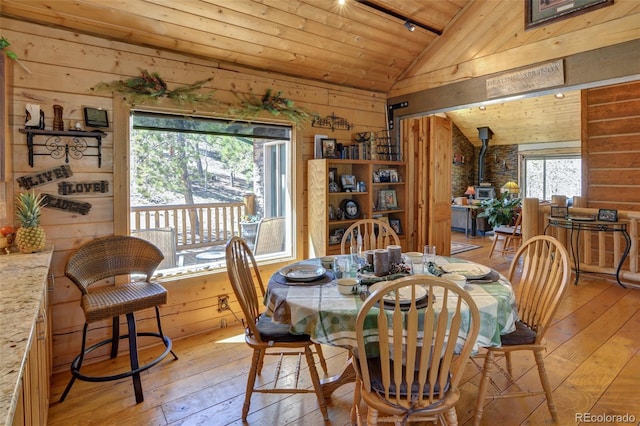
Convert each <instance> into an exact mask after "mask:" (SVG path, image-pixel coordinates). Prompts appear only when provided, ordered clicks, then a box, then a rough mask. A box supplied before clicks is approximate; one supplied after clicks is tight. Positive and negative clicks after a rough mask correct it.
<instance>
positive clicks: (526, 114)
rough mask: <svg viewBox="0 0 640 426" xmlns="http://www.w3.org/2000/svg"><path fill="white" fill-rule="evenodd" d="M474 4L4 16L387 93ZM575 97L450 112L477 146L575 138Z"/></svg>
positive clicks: (68, 5) (193, 0)
mask: <svg viewBox="0 0 640 426" xmlns="http://www.w3.org/2000/svg"><path fill="white" fill-rule="evenodd" d="M472 4H473V0H402V1H398V0H370V1H367V0H345V4H344V5H342V6H340V5H339V4H338V1H337V0H233V1H230V0H181V1H175V0H126V1H114V0H2V2H1V3H0V14H2V15H3V16H7V17H13V18H18V19H23V20H29V21H33V22H38V23H43V24H45V25H53V26H58V27H63V28H67V29H69V30H72V31H76V32H82V33H88V34H92V35H96V36H100V37H104V38H107V39H113V40H118V41H124V42H127V43H133V44H139V45H144V46H150V47H153V48H159V49H165V50H172V51H179V52H181V53H185V54H189V55H193V56H196V57H200V58H207V59H210V60H213V61H215V62H216V64H217V66H221V67H222V66H232V65H233V64H235V65H239V66H243V67H249V68H254V69H260V70H268V71H270V72H274V73H278V74H283V75H290V76H294V77H302V78H305V79H311V80H315V81H322V82H326V83H331V84H338V85H342V86H348V87H353V88H358V89H365V90H372V91H377V92H381V93H385V94H386V93H388V92H389V91H390V90H391V88H392V86H393V85H394V83H396V82H397V81H398V80H401V79H402V78H403V77H404V76H407V75H411V69H412V66H413V65H414V64H417V63H421V62H424V58H425V55H426V54H427V53H428V52H429V50H430V49H433V48H434V46H436V45H437V43H438V41H439V39H440V38H442V37H448V36H451V35H450V34H449V33H448V31H447V30H448V29H450V28H452V27H453V26H454V24H455V23H456V21H459V20H460V19H461V17H462V16H463V15H464V13H465V11H466V10H467V9H468V8H469V6H470V5H472ZM515 5H517V6H518V7H523V6H522V3H521V2H514V9H516V7H515ZM380 8H382V9H388V10H390V11H391V14H388V13H385V12H382V11H380V10H379V9H380ZM394 14H396V15H402V16H406V17H408V18H409V19H410V20H412V21H413V22H415V23H416V24H422V25H424V26H427V27H431V28H433V29H435V30H436V32H438V31H442V35H438V34H437V33H436V32H432V31H428V30H425V29H423V28H422V27H420V26H419V25H416V27H415V30H414V31H409V30H408V29H407V28H406V27H405V25H404V23H405V21H404V20H402V19H400V18H398V17H396V16H393V15H394ZM505 20H508V21H509V22H504V21H503V22H501V23H500V25H499V26H492V28H491V31H492V32H493V33H495V32H496V31H500V28H510V27H513V25H517V26H519V27H521V26H522V25H523V24H522V14H521V13H511V14H510V15H509V16H508V17H505ZM516 20H517V21H518V22H517V24H515V21H516ZM477 21H481V17H478V19H477ZM512 22H513V24H512V25H509V24H510V23H512ZM477 25H480V23H479V22H478V23H477ZM507 31H508V30H507ZM494 35H495V34H494ZM496 38H498V37H484V38H483V40H485V42H484V43H486V44H487V45H486V46H474V49H473V50H475V51H480V50H482V49H496V48H497V47H496V46H493V45H491V43H492V41H491V40H495V39H496ZM436 57H441V55H440V56H438V55H436ZM443 60H444V59H443ZM448 65H450V64H443V67H444V66H448ZM430 66H431V68H438V65H437V64H430ZM570 98H571V101H570V102H569V101H568V100H567V99H565V100H563V103H562V104H561V105H562V106H561V111H562V113H561V114H554V115H553V118H552V119H551V120H550V119H549V118H548V116H547V114H546V112H548V111H551V108H555V106H556V105H557V102H556V100H554V99H553V97H551V99H552V100H548V101H547V99H546V98H545V99H542V98H535V99H537V100H524V101H520V104H519V105H518V106H517V107H514V106H512V104H511V103H510V104H509V106H508V107H507V106H505V105H494V106H491V107H488V109H487V110H486V111H484V112H482V111H479V110H477V109H466V110H461V111H457V112H453V113H450V114H449V115H450V117H452V119H453V121H454V122H455V123H456V125H458V127H459V128H460V129H461V130H462V131H463V133H465V135H466V136H467V137H468V138H469V140H470V141H471V142H472V143H474V144H479V141H478V140H477V131H476V130H475V128H476V127H479V126H489V127H491V128H492V130H493V131H494V132H495V133H496V137H495V138H494V139H495V140H494V141H493V142H492V143H494V144H501V143H508V144H512V143H523V142H544V141H548V140H552V141H556V140H567V138H570V139H573V140H576V139H579V96H578V95H577V94H574V95H572V96H570ZM529 103H533V106H530V105H529ZM516 112H517V113H518V114H516ZM542 117H547V118H546V119H541V118H542ZM525 123H526V124H529V123H530V124H531V126H532V127H531V128H535V129H537V130H536V131H535V132H533V133H532V132H531V131H528V132H527V135H524V134H522V132H521V131H519V129H522V128H523V125H524V124H525ZM551 130H554V133H553V134H550V131H551ZM525 136H526V137H525ZM530 139H533V140H530Z"/></svg>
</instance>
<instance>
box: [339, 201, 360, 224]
mask: <svg viewBox="0 0 640 426" xmlns="http://www.w3.org/2000/svg"><path fill="white" fill-rule="evenodd" d="M340 209H341V210H342V211H343V212H344V217H345V219H357V218H359V217H360V206H359V205H358V203H357V202H356V200H352V199H347V200H342V202H341V203H340Z"/></svg>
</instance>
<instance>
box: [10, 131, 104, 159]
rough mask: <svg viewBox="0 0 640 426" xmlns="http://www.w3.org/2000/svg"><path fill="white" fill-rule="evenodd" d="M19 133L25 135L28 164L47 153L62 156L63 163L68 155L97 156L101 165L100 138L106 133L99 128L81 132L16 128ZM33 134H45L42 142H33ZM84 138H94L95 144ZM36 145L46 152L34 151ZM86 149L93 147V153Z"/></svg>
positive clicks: (52, 155) (76, 156)
mask: <svg viewBox="0 0 640 426" xmlns="http://www.w3.org/2000/svg"><path fill="white" fill-rule="evenodd" d="M18 131H19V132H20V133H23V134H25V135H27V149H28V155H29V166H31V167H33V157H34V156H36V155H48V156H50V157H51V158H55V159H61V158H64V160H65V163H68V162H69V157H71V158H73V159H74V160H79V159H81V158H83V157H98V167H102V138H103V137H104V136H106V133H104V132H101V131H99V130H95V131H92V132H83V131H78V130H68V131H64V130H40V129H18ZM35 136H45V137H47V139H46V140H45V142H44V143H35V142H34V138H35ZM85 139H95V140H96V144H95V145H89V144H88V143H87V141H86V140H85ZM38 147H44V148H45V149H46V150H47V151H48V152H35V151H36V149H37V148H38ZM88 149H95V150H96V153H95V154H87V153H86V151H87V150H88Z"/></svg>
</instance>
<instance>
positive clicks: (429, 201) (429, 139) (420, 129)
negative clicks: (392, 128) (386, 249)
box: [401, 116, 453, 256]
mask: <svg viewBox="0 0 640 426" xmlns="http://www.w3.org/2000/svg"><path fill="white" fill-rule="evenodd" d="M401 133H402V139H403V141H404V143H405V146H406V148H407V150H406V152H407V155H406V158H407V170H408V172H407V175H408V176H411V182H413V185H412V186H413V188H414V189H413V190H409V189H408V190H407V192H408V194H407V199H408V201H409V202H408V203H407V204H409V205H412V206H413V209H412V211H411V212H410V214H409V217H410V218H412V221H413V224H414V229H413V232H412V235H411V242H412V244H410V245H409V247H413V248H414V250H419V251H422V247H423V246H424V245H425V244H434V245H435V246H436V250H437V253H438V254H441V255H444V256H448V255H449V254H450V251H451V163H452V161H453V153H452V150H453V149H452V139H451V138H452V136H451V135H452V124H451V120H450V119H448V118H446V117H438V116H428V117H420V118H410V119H405V120H402V121H401Z"/></svg>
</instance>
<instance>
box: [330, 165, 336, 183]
mask: <svg viewBox="0 0 640 426" xmlns="http://www.w3.org/2000/svg"><path fill="white" fill-rule="evenodd" d="M337 180H338V169H337V168H336V167H329V182H337Z"/></svg>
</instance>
